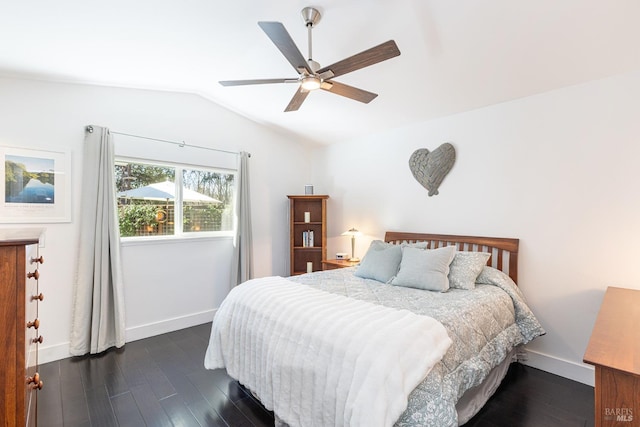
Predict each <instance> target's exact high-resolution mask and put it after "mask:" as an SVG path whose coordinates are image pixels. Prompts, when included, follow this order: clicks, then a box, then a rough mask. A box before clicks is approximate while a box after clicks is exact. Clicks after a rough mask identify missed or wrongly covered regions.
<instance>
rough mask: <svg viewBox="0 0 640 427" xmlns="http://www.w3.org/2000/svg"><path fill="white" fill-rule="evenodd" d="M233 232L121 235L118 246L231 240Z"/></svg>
mask: <svg viewBox="0 0 640 427" xmlns="http://www.w3.org/2000/svg"><path fill="white" fill-rule="evenodd" d="M232 239H233V232H226V233H216V234H204V233H202V234H198V235H193V236H192V235H185V234H183V235H181V236H141V237H121V238H120V246H138V245H165V244H173V243H185V242H205V241H215V240H232Z"/></svg>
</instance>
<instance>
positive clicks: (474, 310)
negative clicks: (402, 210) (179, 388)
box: [205, 232, 545, 427]
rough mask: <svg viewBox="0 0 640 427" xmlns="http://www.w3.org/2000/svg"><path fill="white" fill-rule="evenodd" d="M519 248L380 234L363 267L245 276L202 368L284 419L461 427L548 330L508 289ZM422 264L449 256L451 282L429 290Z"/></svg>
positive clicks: (221, 316) (507, 242)
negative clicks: (219, 373) (221, 371)
mask: <svg viewBox="0 0 640 427" xmlns="http://www.w3.org/2000/svg"><path fill="white" fill-rule="evenodd" d="M518 245H519V242H518V240H517V239H506V238H487V237H472V236H453V235H441V234H424V233H405V232H387V233H386V234H385V239H384V242H382V241H374V242H372V245H371V247H370V248H369V250H368V251H367V254H366V255H365V257H363V261H362V263H361V264H360V265H359V266H357V267H351V268H344V269H336V270H328V271H323V272H316V273H309V274H303V275H299V276H293V277H289V278H279V277H271V278H263V279H254V280H251V281H248V282H245V283H244V284H242V285H240V286H238V287H236V288H234V290H232V292H231V293H230V294H229V296H228V297H227V299H225V301H224V302H223V303H222V305H221V307H220V309H219V310H218V312H217V313H216V316H215V319H214V322H213V326H212V331H211V338H210V342H209V346H208V349H207V353H206V355H205V367H207V368H208V369H216V368H226V369H227V372H228V373H229V375H230V376H232V377H233V378H235V379H237V380H238V381H239V382H240V383H241V384H243V385H244V386H245V387H247V388H248V389H249V390H250V391H251V392H252V393H254V395H255V396H256V397H257V398H258V399H259V400H260V401H261V402H262V403H263V405H264V406H265V407H266V408H268V409H270V410H273V411H274V414H275V416H276V420H277V423H279V424H281V425H291V426H292V427H293V426H298V425H299V426H307V425H309V426H332V425H354V426H355V425H362V426H365V425H366V426H374V425H380V426H390V425H395V426H398V427H400V426H437V427H446V426H456V425H462V424H464V423H465V422H466V421H468V420H469V419H470V418H471V417H472V416H473V415H474V414H476V413H477V412H478V411H479V410H480V408H481V407H482V406H483V405H484V404H485V403H486V401H487V400H488V398H489V397H490V396H491V395H492V394H493V392H494V391H495V390H496V389H497V387H498V385H499V384H500V381H501V380H502V378H503V377H504V375H505V374H506V372H507V369H508V366H509V364H510V363H512V362H514V361H518V360H521V358H522V357H523V356H524V352H523V350H522V346H523V345H524V344H526V343H527V342H529V341H531V340H532V339H534V338H536V337H538V336H540V335H543V334H544V333H545V332H544V330H543V329H542V327H541V326H540V324H539V322H538V321H537V319H536V318H535V316H534V315H533V313H532V312H531V310H530V309H529V307H528V306H527V305H526V302H525V300H524V297H523V295H522V293H521V292H520V290H519V289H518V288H517V286H516V283H517V273H518V271H517V267H518ZM398 253H399V254H400V255H398ZM451 254H453V255H451ZM398 256H399V257H400V259H399V260H398V258H397V257H398ZM412 257H413V258H412ZM427 257H431V258H427ZM433 257H436V258H437V259H439V261H435V262H434V261H433V259H436V258H433ZM425 259H429V260H430V261H428V262H429V263H430V264H429V265H428V267H429V268H431V267H432V266H433V265H436V267H438V268H439V267H440V266H439V264H438V262H439V263H440V264H447V265H446V267H447V268H446V271H445V273H444V275H445V277H446V280H445V281H446V283H445V284H444V285H446V288H438V286H441V285H442V283H441V282H439V280H442V275H443V273H442V271H440V272H439V273H438V272H436V273H434V274H435V276H434V277H433V280H431V279H430V280H429V281H428V284H427V285H426V286H427V288H425V287H424V285H423V283H422V282H421V281H424V276H425V275H427V274H426V273H425V274H423V272H424V271H425V270H424V268H425V267H424V264H420V263H421V262H424V261H423V260H425ZM390 260H391V261H390ZM416 260H418V261H416ZM394 263H396V264H394ZM416 263H418V264H416ZM434 263H435V264H434ZM394 265H395V270H393V268H394V267H393V266H394ZM416 265H418V266H419V269H418V271H419V272H420V275H419V277H417V278H415V274H413V275H412V274H411V272H412V271H413V272H414V273H415V270H416ZM385 269H386V270H385ZM391 270H393V271H394V273H393V277H390V278H389V277H388V274H389V271H391ZM436 270H437V268H436ZM434 271H435V270H434ZM383 273H385V274H387V276H385V274H383ZM454 273H455V274H454ZM429 274H432V273H431V272H429ZM387 279H388V280H387ZM399 279H402V280H399ZM411 280H417V281H418V283H417V284H415V283H413V282H411ZM470 280H471V283H469V281H470ZM403 281H405V282H403ZM407 281H408V284H407ZM385 282H387V283H385ZM434 283H435V284H436V285H434ZM444 285H442V286H444ZM454 285H455V286H454ZM430 286H435V287H436V288H435V289H430V288H429V287H430Z"/></svg>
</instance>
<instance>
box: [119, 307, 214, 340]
mask: <svg viewBox="0 0 640 427" xmlns="http://www.w3.org/2000/svg"><path fill="white" fill-rule="evenodd" d="M214 314H216V309H213V310H206V311H201V312H199V313H192V314H189V315H186V316H180V317H174V318H172V319H165V320H161V321H159V322H153V323H147V324H146V325H139V326H133V327H131V328H127V331H126V336H125V337H126V338H125V339H126V342H130V341H138V340H141V339H144V338H149V337H154V336H156V335H161V334H166V333H167V332H173V331H177V330H179V329H184V328H190V327H191V326H196V325H202V324H203V323H207V322H211V321H212V320H213V316H214Z"/></svg>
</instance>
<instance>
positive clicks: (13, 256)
mask: <svg viewBox="0 0 640 427" xmlns="http://www.w3.org/2000/svg"><path fill="white" fill-rule="evenodd" d="M39 236H40V231H37V232H36V231H33V232H31V231H28V230H19V231H17V232H16V231H14V230H0V361H2V362H1V363H2V367H1V368H0V425H1V426H3V427H5V426H6V427H9V426H25V425H26V426H34V425H36V424H37V419H36V418H37V390H39V389H40V388H42V385H43V382H42V380H41V379H40V376H39V374H38V373H37V367H38V344H39V343H41V342H42V338H41V337H40V335H39V334H38V328H39V326H40V320H39V319H38V304H39V301H41V299H42V298H43V297H42V296H41V294H40V293H39V289H38V281H39V277H40V271H39V268H38V267H39V265H40V264H41V263H42V261H43V260H42V258H41V257H39V256H38V240H39Z"/></svg>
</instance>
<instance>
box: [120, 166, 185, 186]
mask: <svg viewBox="0 0 640 427" xmlns="http://www.w3.org/2000/svg"><path fill="white" fill-rule="evenodd" d="M115 174H116V189H117V191H125V190H131V189H134V188H140V187H144V186H145V185H149V184H154V183H156V182H162V181H171V182H174V181H175V177H176V170H175V169H174V168H172V167H162V166H153V165H145V164H142V163H126V164H116V170H115ZM129 178H133V179H129Z"/></svg>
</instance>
